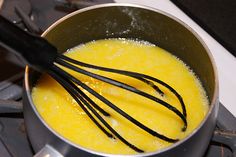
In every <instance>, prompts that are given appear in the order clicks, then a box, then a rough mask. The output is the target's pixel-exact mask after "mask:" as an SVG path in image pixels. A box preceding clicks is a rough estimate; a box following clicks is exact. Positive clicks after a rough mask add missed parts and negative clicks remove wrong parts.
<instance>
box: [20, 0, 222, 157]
mask: <svg viewBox="0 0 236 157" xmlns="http://www.w3.org/2000/svg"><path fill="white" fill-rule="evenodd" d="M43 37H45V38H46V39H47V40H48V41H49V42H50V43H52V44H53V45H55V46H56V47H57V48H58V50H59V52H61V53H62V52H65V51H66V50H67V49H68V48H72V47H74V46H76V45H79V44H80V43H86V42H89V41H92V40H98V39H104V38H120V37H121V38H133V39H140V40H144V41H149V42H151V43H153V44H156V45H158V46H160V47H162V48H164V49H166V50H167V51H169V52H172V53H173V54H174V55H176V56H177V57H179V58H180V59H182V60H183V61H184V62H185V63H187V64H188V65H189V66H190V67H191V68H192V69H193V71H194V72H195V73H196V74H197V76H198V77H199V79H200V80H201V82H202V84H203V87H204V88H205V90H206V93H207V95H208V98H209V101H210V107H209V111H208V113H207V115H206V117H205V118H204V120H203V121H202V122H201V123H200V124H199V126H198V127H197V128H196V129H195V130H194V131H193V132H192V133H191V134H190V135H189V136H187V137H186V138H184V139H183V140H181V141H179V142H177V143H175V144H173V145H172V146H170V147H168V148H165V149H162V150H160V151H156V152H151V153H145V154H138V155H127V156H135V157H141V156H142V157H143V156H155V157H174V156H181V157H190V156H191V157H200V156H203V154H204V152H205V150H206V148H207V146H208V144H209V141H210V139H211V137H212V135H213V131H214V128H215V124H216V118H217V112H218V106H219V100H218V99H219V89H218V88H219V87H218V77H217V74H216V68H215V64H214V62H213V59H212V56H211V54H210V52H209V49H208V48H207V46H206V45H205V43H204V42H203V41H202V39H200V37H199V36H198V35H197V34H196V33H195V32H194V31H193V30H192V29H191V28H190V27H188V26H187V25H186V24H184V23H183V22H181V21H180V20H178V19H176V18H174V17H172V16H170V15H168V14H166V13H163V12H161V11H159V10H155V9H151V8H147V7H144V6H138V5H131V4H105V5H98V6H93V7H89V8H85V9H81V10H79V11H76V12H74V13H72V14H69V15H67V16H66V17H64V18H62V19H60V20H59V21H57V22H56V23H54V24H53V25H52V26H51V27H50V28H48V29H47V30H46V31H45V32H44V34H43ZM39 75H40V74H39V73H38V72H36V71H34V70H32V69H31V68H29V67H26V71H25V82H24V96H23V101H24V117H25V123H26V128H27V133H28V136H29V139H30V141H31V143H32V146H33V149H34V150H35V151H36V152H38V151H39V153H38V154H37V155H36V156H43V154H45V153H49V154H51V155H56V156H60V155H61V156H68V157H77V156H82V157H85V156H89V157H93V156H125V155H111V154H104V153H99V152H95V151H93V150H89V149H86V148H83V147H81V146H79V145H76V144H74V143H72V142H70V141H69V140H67V139H65V138H64V137H62V136H61V135H59V134H58V133H56V132H55V131H54V130H52V129H51V128H50V127H49V126H48V125H47V124H46V123H45V121H44V120H43V118H42V117H41V116H40V114H39V113H38V112H37V110H36V107H35V106H34V103H33V101H32V98H31V90H32V87H33V86H34V84H35V82H36V81H37V79H38V76H39ZM189 116H191V115H189ZM40 150H41V151H40ZM54 153H55V154H54Z"/></svg>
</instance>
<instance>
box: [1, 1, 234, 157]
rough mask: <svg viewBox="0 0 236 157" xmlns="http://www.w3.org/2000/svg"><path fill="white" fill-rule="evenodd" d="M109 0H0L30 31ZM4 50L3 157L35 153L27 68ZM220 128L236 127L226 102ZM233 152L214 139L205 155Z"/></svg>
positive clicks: (3, 12)
mask: <svg viewBox="0 0 236 157" xmlns="http://www.w3.org/2000/svg"><path fill="white" fill-rule="evenodd" d="M78 2H80V3H78ZM107 2H113V1H112V0H103V1H101V0H100V1H99V0H97V1H96V0H90V1H89V0H87V1H82V0H80V1H76V0H74V1H72V0H41V1H40V2H39V1H38V0H11V1H10V0H5V1H1V0H0V6H1V9H0V14H1V15H3V16H5V17H6V18H8V19H9V20H11V21H12V22H14V23H15V24H16V25H18V26H19V27H21V28H23V29H25V30H26V31H30V32H32V33H35V34H38V35H39V34H41V33H42V32H43V31H44V30H45V29H46V28H48V27H49V26H50V25H51V24H52V23H53V22H55V21H56V20H57V19H59V18H61V17H63V16H65V15H66V14H68V13H70V12H72V11H74V10H77V9H80V8H83V7H85V6H90V5H94V4H98V3H107ZM0 52H1V53H0V74H1V75H0V157H31V156H33V154H35V152H34V151H33V149H32V147H31V144H30V141H29V140H28V138H27V133H26V131H25V126H24V117H23V114H22V103H21V99H22V81H23V74H24V68H23V67H22V65H21V63H20V62H18V61H17V58H15V57H14V56H10V55H9V54H8V53H6V52H5V50H4V49H0ZM4 67H7V68H4ZM216 129H223V130H236V118H235V117H234V115H233V114H232V113H231V112H229V111H228V110H227V109H226V108H225V107H224V105H222V104H220V108H219V114H218V119H217V126H216ZM234 144H235V143H234ZM231 156H233V154H232V152H231V150H230V148H229V147H228V146H225V145H224V144H222V143H216V142H214V141H211V142H210V144H209V146H208V148H207V151H206V153H205V155H204V157H231Z"/></svg>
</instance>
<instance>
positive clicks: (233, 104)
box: [115, 0, 236, 117]
mask: <svg viewBox="0 0 236 157" xmlns="http://www.w3.org/2000/svg"><path fill="white" fill-rule="evenodd" d="M115 2H120V3H134V4H141V5H146V6H150V7H152V8H156V9H159V10H161V11H164V12H166V13H169V14H171V15H173V16H175V17H177V18H178V19H180V20H181V21H183V22H184V23H186V24H187V25H189V26H190V27H191V28H192V29H193V30H194V31H195V32H197V33H198V34H199V36H200V37H201V38H202V39H203V40H204V41H205V43H206V45H207V46H208V48H209V49H210V51H211V53H212V55H213V58H214V60H215V62H216V66H217V70H218V76H219V87H220V102H221V103H222V104H223V105H224V106H225V107H226V108H227V109H228V110H229V111H230V112H231V113H232V114H233V115H234V116H235V117H236V58H235V57H234V56H233V55H232V54H230V53H229V51H227V50H226V49H225V48H224V47H223V46H222V45H220V44H219V43H218V42H217V41H216V40H215V39H214V38H212V37H211V36H210V35H209V34H208V33H207V32H206V31H204V30H203V29H202V28H201V27H200V26H199V25H198V24H196V23H195V22H194V21H193V20H192V19H191V18H190V17H188V16H187V15H186V14H185V13H184V12H183V11H182V10H180V9H179V8H178V7H177V6H175V5H174V4H173V3H172V2H171V1H169V0H147V1H144V0H115Z"/></svg>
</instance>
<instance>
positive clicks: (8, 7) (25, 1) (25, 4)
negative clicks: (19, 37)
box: [0, 0, 32, 24]
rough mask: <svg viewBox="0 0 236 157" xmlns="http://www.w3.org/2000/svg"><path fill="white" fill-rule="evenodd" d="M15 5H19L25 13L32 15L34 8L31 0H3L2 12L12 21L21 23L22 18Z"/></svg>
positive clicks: (0, 11) (0, 12)
mask: <svg viewBox="0 0 236 157" xmlns="http://www.w3.org/2000/svg"><path fill="white" fill-rule="evenodd" d="M15 7H19V8H21V9H22V10H23V12H24V13H25V14H27V15H28V16H30V14H31V11H32V8H31V3H30V2H29V0H2V7H1V10H0V14H1V15H3V16H4V17H6V18H7V19H9V20H10V21H12V22H13V23H17V24H19V23H21V22H22V19H21V18H20V17H19V16H18V14H17V13H16V11H15Z"/></svg>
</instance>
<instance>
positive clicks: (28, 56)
mask: <svg viewBox="0 0 236 157" xmlns="http://www.w3.org/2000/svg"><path fill="white" fill-rule="evenodd" d="M0 42H1V45H2V46H4V47H5V48H7V49H8V50H10V52H14V53H16V54H17V55H19V56H20V58H21V59H23V60H24V61H25V63H26V64H27V65H29V66H31V67H32V68H34V69H36V70H38V71H40V72H47V73H48V74H49V75H50V76H52V77H53V78H54V79H55V80H56V81H57V82H59V83H60V84H61V86H63V87H64V88H65V90H66V91H67V92H68V93H69V94H70V95H71V96H72V97H73V98H74V100H75V101H76V102H77V103H78V105H79V106H80V107H81V108H82V109H83V110H84V112H85V113H86V114H87V115H88V117H89V118H90V119H91V120H92V121H93V122H94V124H95V125H96V126H97V127H98V128H99V129H100V130H101V131H102V132H104V133H105V134H106V135H107V136H108V137H109V138H114V139H116V138H118V139H119V140H121V141H122V142H123V143H124V144H126V145H127V146H128V147H130V148H131V149H133V150H134V151H136V152H139V153H142V152H144V150H142V149H140V148H138V147H137V146H135V145H134V144H132V143H130V142H129V141H128V140H126V139H125V138H124V137H122V136H121V135H120V134H119V133H118V132H117V131H116V130H115V129H114V128H112V127H111V126H110V125H109V124H108V123H107V121H106V120H105V119H104V118H103V117H104V116H105V117H109V116H111V115H110V114H109V113H108V112H107V111H105V110H104V109H102V108H101V107H99V106H98V105H97V104H96V103H95V102H94V101H93V100H92V99H91V98H90V97H88V96H87V95H86V94H85V93H84V92H83V91H82V90H81V89H82V88H83V89H85V90H86V91H87V92H89V93H91V94H92V95H93V96H95V97H96V98H97V99H99V100H100V101H102V102H103V103H104V104H106V105H107V106H109V107H110V108H112V109H113V110H114V111H116V112H117V113H118V114H120V115H121V116H123V117H124V118H126V119H127V120H129V121H130V122H131V123H133V124H135V125H136V126H137V127H139V128H141V129H143V130H144V131H146V132H147V133H149V134H151V135H153V136H155V137H157V138H159V139H162V140H164V141H167V142H170V143H174V142H177V141H178V140H179V139H174V138H170V137H167V136H165V135H163V134H160V133H158V132H156V131H154V130H152V129H151V128H149V127H148V126H146V125H145V124H143V123H141V122H139V121H138V120H136V119H135V118H133V117H132V116H131V115H129V114H127V113H126V112H125V111H123V110H122V109H121V108H118V107H117V106H116V105H115V104H113V103H112V102H111V101H109V100H108V99H106V98H105V97H104V96H102V95H100V94H99V93H97V92H96V91H95V90H93V89H92V88H90V87H89V86H88V85H86V84H85V83H83V82H81V81H80V80H79V79H77V78H75V77H74V76H73V75H71V74H70V73H68V72H66V71H64V70H63V69H62V67H65V68H68V69H71V70H73V71H76V72H78V73H81V74H83V75H87V76H89V77H92V78H95V79H97V80H100V81H103V82H106V83H108V84H111V85H114V86H116V87H119V88H123V89H125V90H127V91H130V92H133V93H136V94H138V95H140V96H142V97H143V98H145V99H149V100H151V101H154V102H156V104H157V105H162V106H164V107H165V108H167V109H168V110H169V111H170V112H173V113H174V114H175V115H176V116H177V117H178V118H180V119H181V121H182V122H183V127H182V131H185V130H186V129H187V120H186V117H187V114H186V107H185V104H184V101H183V99H182V97H181V96H180V94H178V92H177V91H176V90H175V89H173V88H172V87H171V86H169V85H168V84H167V83H165V82H163V81H161V80H159V79H157V78H154V77H152V76H149V75H145V74H141V73H136V72H131V71H124V70H118V69H112V68H107V67H101V66H97V65H92V64H88V63H84V62H81V61H78V60H74V59H71V58H69V57H67V56H65V55H63V54H59V53H58V52H57V49H56V48H55V47H54V46H53V45H51V44H50V43H49V42H48V41H46V40H45V39H43V38H41V37H38V36H35V35H32V34H29V33H27V32H25V31H23V30H21V29H20V28H18V27H17V26H15V25H14V24H12V23H11V22H9V21H8V20H6V19H5V18H4V17H2V16H0ZM83 67H86V68H90V69H97V70H101V71H106V72H110V73H116V74H119V75H125V76H128V77H132V78H134V79H137V80H139V81H141V82H143V83H145V84H146V85H147V86H150V87H151V88H152V89H153V90H155V91H156V92H157V93H159V94H160V95H161V96H163V95H164V92H163V91H162V90H161V89H160V88H159V87H158V86H164V87H165V88H167V89H168V90H169V91H170V92H172V93H173V94H174V95H175V96H176V97H177V99H178V101H179V103H180V104H181V109H182V111H179V110H178V109H177V108H176V107H174V106H172V105H171V104H169V103H167V102H165V101H163V100H161V99H160V98H158V97H156V96H153V95H150V94H148V93H146V92H144V91H141V90H139V89H137V88H135V87H133V86H131V85H128V84H126V83H123V82H121V81H119V80H114V79H112V78H109V77H107V76H102V75H98V74H96V73H92V72H90V71H88V70H85V69H84V68H83ZM157 84H158V86H157ZM78 86H79V87H78Z"/></svg>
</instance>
